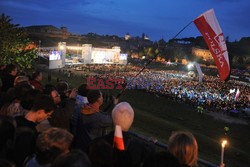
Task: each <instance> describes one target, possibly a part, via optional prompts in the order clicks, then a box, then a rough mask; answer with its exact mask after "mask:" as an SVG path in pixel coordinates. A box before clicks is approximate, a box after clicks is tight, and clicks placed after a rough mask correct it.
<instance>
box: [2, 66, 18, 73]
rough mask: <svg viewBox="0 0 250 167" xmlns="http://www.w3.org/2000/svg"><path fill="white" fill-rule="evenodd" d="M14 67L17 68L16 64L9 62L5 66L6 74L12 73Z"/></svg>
mask: <svg viewBox="0 0 250 167" xmlns="http://www.w3.org/2000/svg"><path fill="white" fill-rule="evenodd" d="M14 69H16V66H15V65H13V64H8V65H7V66H6V67H5V69H4V71H5V73H6V74H10V73H11V72H12V71H13V70H14Z"/></svg>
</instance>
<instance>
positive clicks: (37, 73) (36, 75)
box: [32, 70, 43, 81]
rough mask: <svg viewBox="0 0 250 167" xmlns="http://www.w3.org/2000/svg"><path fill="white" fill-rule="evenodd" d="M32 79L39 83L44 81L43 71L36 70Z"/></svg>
mask: <svg viewBox="0 0 250 167" xmlns="http://www.w3.org/2000/svg"><path fill="white" fill-rule="evenodd" d="M32 79H33V80H37V81H42V79H43V74H42V72H41V71H38V70H36V71H35V72H33V74H32Z"/></svg>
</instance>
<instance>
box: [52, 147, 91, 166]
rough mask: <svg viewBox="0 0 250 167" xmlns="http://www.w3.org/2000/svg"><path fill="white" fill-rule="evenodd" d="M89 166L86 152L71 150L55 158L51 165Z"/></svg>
mask: <svg viewBox="0 0 250 167" xmlns="http://www.w3.org/2000/svg"><path fill="white" fill-rule="evenodd" d="M78 166H79V167H90V166H91V162H90V160H89V158H88V156H87V155H86V153H84V152H82V151H81V150H73V151H71V152H69V153H67V154H64V155H61V156H59V157H57V158H56V160H55V161H54V162H53V163H52V165H51V167H78Z"/></svg>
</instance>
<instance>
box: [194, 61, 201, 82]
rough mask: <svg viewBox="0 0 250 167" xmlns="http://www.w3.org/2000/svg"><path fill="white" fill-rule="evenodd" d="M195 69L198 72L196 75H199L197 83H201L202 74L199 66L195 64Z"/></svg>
mask: <svg viewBox="0 0 250 167" xmlns="http://www.w3.org/2000/svg"><path fill="white" fill-rule="evenodd" d="M195 67H196V70H197V71H198V74H199V82H202V79H203V73H202V71H201V67H200V64H198V63H195Z"/></svg>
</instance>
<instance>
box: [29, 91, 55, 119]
mask: <svg viewBox="0 0 250 167" xmlns="http://www.w3.org/2000/svg"><path fill="white" fill-rule="evenodd" d="M54 110H55V104H54V102H53V100H52V98H51V97H49V96H46V95H40V96H38V97H36V99H35V101H34V104H33V106H32V108H31V111H32V112H33V113H34V114H35V115H36V120H35V121H36V122H41V121H43V120H45V119H47V118H49V117H50V116H51V114H52V113H53V112H54Z"/></svg>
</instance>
